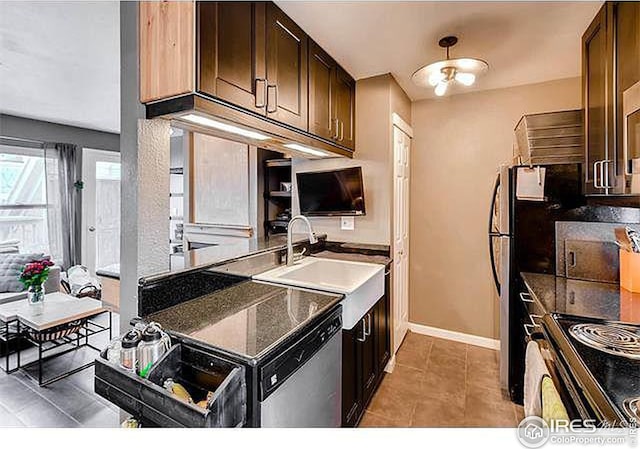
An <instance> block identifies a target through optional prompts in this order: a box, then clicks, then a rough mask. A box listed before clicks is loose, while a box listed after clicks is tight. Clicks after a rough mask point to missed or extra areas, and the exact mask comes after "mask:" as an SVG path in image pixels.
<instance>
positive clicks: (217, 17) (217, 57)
mask: <svg viewBox="0 0 640 449" xmlns="http://www.w3.org/2000/svg"><path fill="white" fill-rule="evenodd" d="M198 36H199V39H198V53H199V57H200V59H199V66H198V67H199V70H198V90H199V91H200V92H203V93H206V94H209V95H213V96H216V97H218V98H221V99H223V100H227V101H229V102H230V103H233V104H235V105H238V106H241V107H243V108H245V109H248V110H250V111H253V112H257V113H259V114H264V113H265V108H266V89H267V84H266V79H265V76H266V72H265V5H264V3H262V2H198Z"/></svg>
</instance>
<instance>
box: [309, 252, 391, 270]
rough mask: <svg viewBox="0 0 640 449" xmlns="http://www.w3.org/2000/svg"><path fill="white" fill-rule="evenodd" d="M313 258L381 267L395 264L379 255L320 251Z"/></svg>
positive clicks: (389, 258)
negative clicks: (373, 264)
mask: <svg viewBox="0 0 640 449" xmlns="http://www.w3.org/2000/svg"><path fill="white" fill-rule="evenodd" d="M312 256H313V257H321V258H323V259H336V260H347V261H350V262H365V263H375V264H379V265H385V266H387V265H389V264H390V263H391V262H393V259H392V258H391V257H388V256H381V255H377V254H360V253H343V252H334V251H326V250H325V251H320V252H319V253H315V254H312Z"/></svg>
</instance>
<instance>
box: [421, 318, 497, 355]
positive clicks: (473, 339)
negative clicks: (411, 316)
mask: <svg viewBox="0 0 640 449" xmlns="http://www.w3.org/2000/svg"><path fill="white" fill-rule="evenodd" d="M409 330H410V331H411V332H415V333H416V334H422V335H429V336H431V337H438V338H444V339H445V340H453V341H458V342H460V343H466V344H468V345H474V346H481V347H483V348H489V349H495V350H500V340H495V339H493V338H487V337H480V336H478V335H471V334H463V333H462V332H456V331H450V330H447V329H440V328H437V327H431V326H425V325H423V324H416V323H409Z"/></svg>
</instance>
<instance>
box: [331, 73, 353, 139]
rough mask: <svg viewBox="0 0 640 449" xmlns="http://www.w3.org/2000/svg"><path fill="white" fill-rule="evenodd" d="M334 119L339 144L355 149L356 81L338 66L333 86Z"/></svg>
mask: <svg viewBox="0 0 640 449" xmlns="http://www.w3.org/2000/svg"><path fill="white" fill-rule="evenodd" d="M334 91H335V96H334V102H335V108H336V112H335V114H336V121H337V124H338V126H339V129H338V130H337V131H336V133H337V141H338V143H339V144H340V145H343V146H345V147H347V148H351V149H352V150H353V149H355V144H356V120H355V118H356V82H355V81H354V79H353V78H351V76H350V75H349V74H348V73H347V72H345V71H344V70H343V69H342V68H340V67H338V70H337V73H336V88H335V90H334Z"/></svg>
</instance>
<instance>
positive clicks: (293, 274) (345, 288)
mask: <svg viewBox="0 0 640 449" xmlns="http://www.w3.org/2000/svg"><path fill="white" fill-rule="evenodd" d="M253 279H255V280H258V281H265V282H271V283H274V284H283V285H289V286H292V287H303V288H309V289H313V290H322V291H326V292H331V293H341V294H343V295H345V298H344V299H343V300H342V302H341V304H342V327H343V328H344V329H352V328H353V326H355V325H356V324H357V323H358V321H360V320H361V319H362V317H363V316H364V314H365V313H367V311H368V310H369V309H370V308H371V307H372V306H373V305H374V304H375V303H376V302H377V301H378V299H380V298H381V297H382V295H384V265H377V264H372V263H362V262H350V261H343V260H333V259H322V258H316V257H306V258H304V259H302V260H300V261H299V262H296V263H295V264H294V265H292V266H286V265H283V266H281V267H278V268H274V269H272V270H269V271H265V272H264V273H261V274H258V275H255V276H253Z"/></svg>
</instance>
